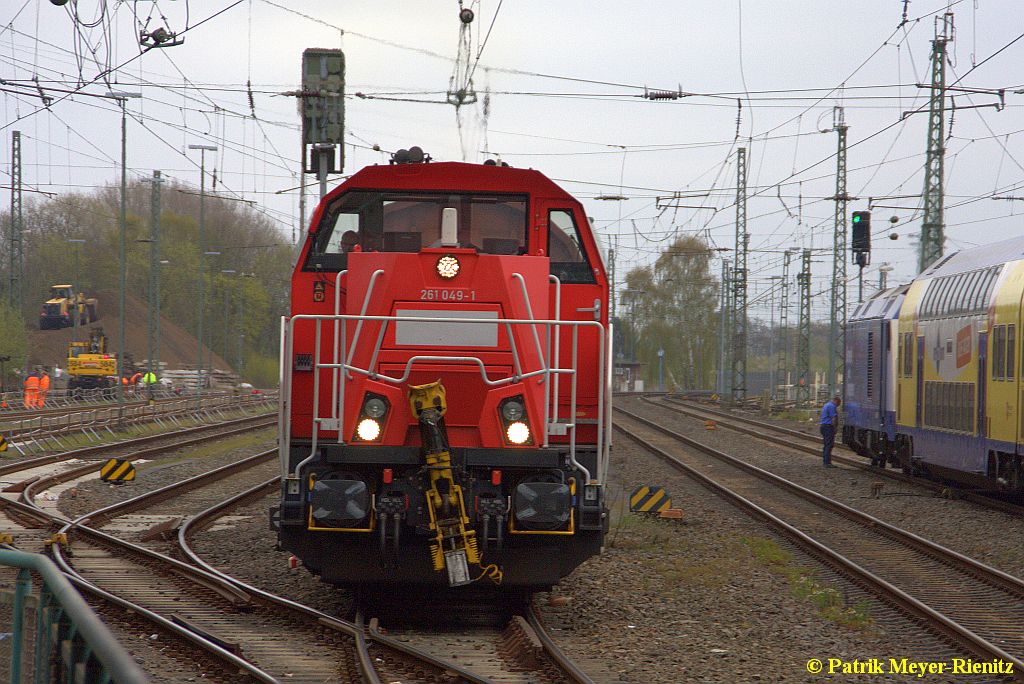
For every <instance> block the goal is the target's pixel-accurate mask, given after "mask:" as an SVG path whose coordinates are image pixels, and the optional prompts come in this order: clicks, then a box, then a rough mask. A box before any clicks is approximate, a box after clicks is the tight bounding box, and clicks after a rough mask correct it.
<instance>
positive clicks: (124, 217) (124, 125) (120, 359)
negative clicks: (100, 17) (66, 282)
mask: <svg viewBox="0 0 1024 684" xmlns="http://www.w3.org/2000/svg"><path fill="white" fill-rule="evenodd" d="M106 96H107V97H109V98H111V99H114V100H117V101H118V104H120V105H121V216H120V224H121V226H120V227H121V240H120V246H119V250H118V254H119V267H120V272H121V292H120V295H119V297H118V311H119V313H120V316H121V323H120V326H119V330H118V333H119V335H118V338H119V339H118V341H117V422H118V424H121V422H122V421H123V420H124V383H123V382H122V380H123V378H124V374H125V367H124V355H125V320H124V319H125V302H124V298H125V290H127V289H128V285H127V268H128V267H127V256H126V247H125V240H126V237H125V236H126V235H127V233H128V199H127V196H128V100H129V98H140V97H142V93H125V92H120V91H117V92H115V91H111V92H108V93H107V95H106Z"/></svg>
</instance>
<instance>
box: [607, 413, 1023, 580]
mask: <svg viewBox="0 0 1024 684" xmlns="http://www.w3.org/2000/svg"><path fill="white" fill-rule="evenodd" d="M619 405H621V406H623V407H625V408H627V409H629V410H631V411H634V412H636V413H641V414H642V415H645V416H647V417H654V418H656V419H658V420H659V421H661V423H662V424H663V425H665V426H667V427H669V428H670V429H672V430H675V431H677V432H679V433H680V434H683V435H686V436H687V437H690V438H692V439H694V440H697V441H699V442H703V443H705V444H708V445H711V446H714V447H715V448H717V449H720V450H721V451H724V452H726V453H728V454H731V455H733V456H737V457H739V458H742V459H743V460H745V461H747V462H748V463H751V464H753V465H756V466H759V467H761V468H764V469H765V470H769V471H771V472H773V473H775V474H777V475H779V476H781V477H784V478H786V479H788V480H791V481H793V482H796V483H798V484H801V485H803V486H805V487H808V488H809V489H813V490H815V491H817V492H821V493H822V494H824V495H826V496H828V497H831V498H833V499H836V500H837V501H841V502H842V503H844V504H846V505H848V506H851V507H853V508H856V509H858V510H861V511H864V512H865V513H868V514H870V515H873V516H875V517H877V518H880V519H882V520H884V521H886V522H888V523H890V524H892V525H896V526H897V527H901V528H903V529H905V530H909V531H910V532H914V533H915V534H918V535H921V536H922V537H925V538H926V539H929V540H931V541H933V542H935V543H937V544H941V545H943V546H946V547H948V548H951V549H953V550H955V551H959V552H960V553H962V554H964V555H967V556H970V557H972V558H975V559H977V560H979V561H981V562H983V563H987V564H988V565H991V566H993V567H995V568H998V569H1000V570H1002V571H1003V572H1007V573H1010V574H1011V575H1015V576H1017V577H1022V578H1024V545H1022V544H1021V543H1020V540H1021V539H1024V519H1022V518H1020V517H1017V516H1013V515H1010V514H1007V513H1003V512H1000V511H995V510H991V509H987V508H984V507H982V506H980V505H977V504H973V503H970V502H968V501H961V500H956V499H946V498H943V497H940V496H937V495H936V493H935V492H933V491H931V490H929V489H926V488H924V487H919V486H916V485H913V484H906V483H902V482H897V481H895V480H890V479H888V478H886V477H883V476H874V475H872V474H871V473H869V472H865V471H862V470H859V469H854V468H851V467H849V466H844V465H840V464H833V466H834V467H833V468H831V469H829V470H826V469H824V468H822V467H821V459H820V458H815V457H813V456H811V455H809V454H807V453H804V452H800V451H794V450H790V449H786V448H785V447H782V446H779V445H777V444H772V443H770V442H764V441H762V440H758V439H755V438H753V437H750V436H749V435H743V434H740V433H738V432H734V431H732V430H729V429H728V428H725V427H721V426H720V427H719V429H718V430H716V431H714V432H708V431H707V430H705V429H704V427H703V422H702V421H700V420H698V419H696V418H690V417H687V416H683V415H681V414H679V413H676V412H674V411H672V410H670V409H668V408H661V407H658V406H655V405H652V404H650V403H647V402H640V401H638V400H634V399H629V400H622V401H620V404H619ZM787 423H790V424H791V423H792V421H787ZM787 426H788V425H787ZM804 427H806V424H804ZM873 486H881V490H880V494H879V496H878V497H877V498H875V496H874V495H873V491H872V488H873Z"/></svg>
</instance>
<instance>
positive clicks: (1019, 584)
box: [616, 408, 1024, 681]
mask: <svg viewBox="0 0 1024 684" xmlns="http://www.w3.org/2000/svg"><path fill="white" fill-rule="evenodd" d="M616 412H617V414H618V419H617V420H616V429H618V430H619V431H620V432H621V433H623V434H625V435H628V436H630V437H631V438H632V439H634V440H636V441H637V442H638V443H640V444H641V445H642V446H644V447H645V448H646V449H648V450H649V451H651V452H652V453H654V454H657V455H658V456H660V457H662V458H663V459H665V460H666V461H667V462H668V463H670V464H671V465H673V466H674V467H675V468H677V469H679V470H681V471H683V472H685V473H686V474H688V475H690V476H692V477H693V478H695V479H697V480H698V481H700V482H701V483H702V484H704V485H705V486H707V487H708V488H710V489H712V490H713V491H715V492H717V493H719V494H722V495H723V496H725V497H726V498H728V499H729V500H731V501H732V502H734V503H735V504H737V505H738V506H740V507H741V508H743V509H745V510H747V511H748V512H750V513H751V514H753V515H754V516H755V517H758V518H761V519H763V520H765V521H767V522H768V523H769V524H770V525H772V526H773V527H775V528H776V529H778V530H780V531H781V532H782V533H783V534H785V535H786V536H788V537H789V538H791V539H792V540H793V541H795V542H796V543H797V544H798V545H800V546H801V547H803V548H804V549H805V550H806V551H808V552H809V553H810V554H811V555H813V556H815V557H816V558H818V559H820V560H822V561H823V562H824V563H826V564H827V565H829V566H830V567H833V568H835V569H837V570H838V571H839V572H841V573H842V574H844V575H846V576H848V577H850V578H852V579H853V580H854V581H855V582H856V583H857V584H858V585H860V586H863V587H865V588H868V589H870V590H871V591H872V592H873V593H875V594H876V595H878V596H879V597H880V598H881V599H883V600H885V601H886V602H889V603H891V604H893V605H895V606H897V607H898V608H899V609H901V610H902V611H904V612H905V613H908V614H910V615H911V616H913V617H914V618H915V619H916V620H918V621H919V622H920V623H921V624H922V625H923V626H925V627H926V628H927V629H928V630H930V631H932V632H933V633H937V634H939V635H941V636H942V637H943V638H945V639H948V640H949V641H950V642H951V643H953V644H955V645H956V646H957V647H958V648H959V649H962V650H963V651H965V652H966V653H970V654H972V655H973V656H976V657H980V658H982V659H983V660H985V661H1001V662H1003V663H1012V664H1013V666H1014V668H1013V669H1014V671H1015V673H1016V675H1015V676H1016V677H1017V678H1018V679H1019V680H1024V674H1022V672H1024V662H1022V657H1024V581H1021V580H1019V579H1017V578H1015V577H1012V576H1010V575H1008V574H1006V573H1003V572H1000V571H998V570H995V569H994V568H991V567H989V566H986V565H983V564H981V563H979V562H977V561H975V560H973V559H971V558H968V557H966V556H963V555H961V554H958V553H956V552H954V551H951V550H949V549H946V548H944V547H941V546H939V545H937V544H934V543H933V542H930V541H928V540H926V539H923V538H922V537H919V536H917V535H914V534H912V533H910V532H906V531H904V530H901V529H899V528H897V527H895V526H893V525H890V524H888V523H886V522H884V521H882V520H879V519H877V518H874V517H872V516H870V515H867V514H865V513H862V512H860V511H857V510H855V509H852V508H850V507H848V506H846V505H844V504H842V503H839V502H837V501H834V500H832V499H829V498H827V497H825V496H822V495H820V494H818V493H816V492H813V491H811V490H809V489H807V488H805V487H802V486H800V485H797V484H795V483H793V482H790V481H788V480H785V479H783V478H781V477H779V476H777V475H774V474H772V473H769V472H767V471H764V470H762V469H760V468H757V467H755V466H752V465H749V464H747V463H744V462H742V461H740V460H738V459H736V458H734V457H732V456H729V455H728V454H724V453H722V452H720V451H717V450H715V449H713V448H711V447H709V446H707V445H705V444H702V443H700V442H697V441H695V440H692V439H689V438H687V437H685V436H683V435H680V434H678V433H675V432H673V431H672V430H669V429H668V428H665V427H664V426H661V425H658V424H657V423H655V422H654V421H651V420H649V419H647V418H644V417H642V416H639V415H637V414H635V413H631V412H629V411H625V410H623V409H621V408H617V409H616ZM681 445H682V446H684V447H685V449H680V446H681ZM999 680H1000V678H999V677H992V679H991V681H999Z"/></svg>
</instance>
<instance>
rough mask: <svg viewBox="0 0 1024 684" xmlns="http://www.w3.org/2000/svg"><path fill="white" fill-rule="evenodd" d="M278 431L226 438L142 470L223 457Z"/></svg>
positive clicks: (260, 441)
mask: <svg viewBox="0 0 1024 684" xmlns="http://www.w3.org/2000/svg"><path fill="white" fill-rule="evenodd" d="M276 429H277V427H276V426H275V427H273V428H264V429H262V430H258V431H256V432H246V433H244V434H241V435H235V436H233V437H225V438H224V439H218V440H216V441H214V442H210V443H207V444H203V445H201V446H196V447H189V448H188V449H187V450H185V451H183V452H181V453H180V454H178V455H175V456H173V457H171V458H161V459H159V460H156V461H151V462H150V463H145V464H143V465H142V466H140V468H141V469H143V470H144V469H145V468H146V467H147V466H160V467H164V466H167V465H173V464H175V463H183V462H186V461H194V460H196V459H203V458H213V457H216V456H223V455H224V453H225V452H227V451H233V450H235V449H246V448H254V447H256V446H258V445H260V444H263V443H265V442H267V441H268V440H270V439H272V438H273V430H276Z"/></svg>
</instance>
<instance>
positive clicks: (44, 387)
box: [36, 370, 50, 408]
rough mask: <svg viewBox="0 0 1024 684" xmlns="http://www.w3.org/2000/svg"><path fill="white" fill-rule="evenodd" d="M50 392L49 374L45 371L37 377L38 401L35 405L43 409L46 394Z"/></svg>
mask: <svg viewBox="0 0 1024 684" xmlns="http://www.w3.org/2000/svg"><path fill="white" fill-rule="evenodd" d="M49 391H50V374H49V373H47V372H46V371H45V370H44V371H43V372H42V373H41V374H40V375H39V399H38V401H36V405H37V406H38V407H39V408H43V406H44V405H45V404H46V393H47V392H49Z"/></svg>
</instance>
